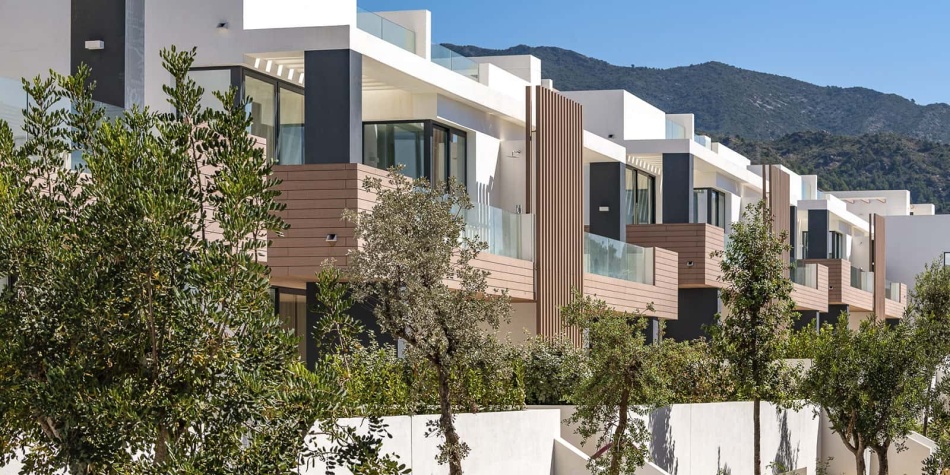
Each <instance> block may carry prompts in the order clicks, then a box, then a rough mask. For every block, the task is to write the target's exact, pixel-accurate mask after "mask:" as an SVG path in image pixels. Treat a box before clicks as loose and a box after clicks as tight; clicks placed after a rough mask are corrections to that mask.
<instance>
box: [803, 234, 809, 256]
mask: <svg viewBox="0 0 950 475" xmlns="http://www.w3.org/2000/svg"><path fill="white" fill-rule="evenodd" d="M802 257H803V258H805V259H808V231H802Z"/></svg>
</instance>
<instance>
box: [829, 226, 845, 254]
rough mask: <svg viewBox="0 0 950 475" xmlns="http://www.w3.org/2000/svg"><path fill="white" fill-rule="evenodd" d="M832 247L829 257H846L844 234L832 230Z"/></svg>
mask: <svg viewBox="0 0 950 475" xmlns="http://www.w3.org/2000/svg"><path fill="white" fill-rule="evenodd" d="M829 234H830V235H831V247H829V248H828V259H844V257H843V256H844V234H841V233H839V232H837V231H830V232H829Z"/></svg>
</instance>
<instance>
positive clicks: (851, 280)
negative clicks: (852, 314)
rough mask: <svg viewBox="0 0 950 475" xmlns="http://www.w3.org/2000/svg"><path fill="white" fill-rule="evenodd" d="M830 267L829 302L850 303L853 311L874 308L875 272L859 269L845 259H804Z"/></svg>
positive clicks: (832, 303)
mask: <svg viewBox="0 0 950 475" xmlns="http://www.w3.org/2000/svg"><path fill="white" fill-rule="evenodd" d="M803 262H806V263H811V264H819V265H822V266H825V267H827V268H828V303H829V304H831V305H848V306H849V307H851V310H852V311H859V312H871V311H873V309H874V273H873V272H866V271H862V270H860V269H857V268H855V267H853V266H852V265H851V262H850V261H846V260H844V259H809V260H806V261H803Z"/></svg>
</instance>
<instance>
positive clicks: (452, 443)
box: [436, 365, 462, 475]
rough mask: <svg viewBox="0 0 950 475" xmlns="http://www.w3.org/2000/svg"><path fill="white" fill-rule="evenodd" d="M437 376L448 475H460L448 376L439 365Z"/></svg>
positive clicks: (459, 447)
mask: <svg viewBox="0 0 950 475" xmlns="http://www.w3.org/2000/svg"><path fill="white" fill-rule="evenodd" d="M436 368H437V370H438V374H439V407H440V408H441V409H442V416H441V417H440V418H439V427H440V428H441V429H442V434H443V436H445V447H446V448H447V449H448V457H446V458H447V459H448V461H449V475H462V447H461V441H460V440H459V435H458V433H457V432H455V422H454V421H453V420H452V419H453V416H452V402H451V400H450V399H449V376H448V374H446V369H445V368H443V367H442V366H441V365H438V366H437V367H436Z"/></svg>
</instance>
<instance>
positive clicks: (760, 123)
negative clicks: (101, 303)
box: [445, 44, 950, 142]
mask: <svg viewBox="0 0 950 475" xmlns="http://www.w3.org/2000/svg"><path fill="white" fill-rule="evenodd" d="M445 46H446V47H448V48H450V49H452V50H455V51H457V52H458V53H460V54H463V55H465V56H496V55H512V54H531V55H534V56H537V57H538V58H540V59H541V60H542V68H543V74H544V77H545V78H550V79H553V80H554V86H555V87H556V88H558V89H560V90H563V91H573V90H587V89H626V90H628V91H630V92H631V93H633V94H634V95H636V96H638V97H640V98H641V99H643V100H645V101H647V102H649V103H651V104H653V105H654V106H656V107H659V108H660V109H662V110H664V111H666V112H669V113H687V112H688V113H694V114H696V128H697V130H700V131H702V132H704V133H707V134H711V135H739V136H742V137H746V138H751V139H777V138H780V137H783V136H785V135H787V134H791V133H794V132H800V131H804V130H814V131H825V132H830V133H832V134H835V135H851V136H857V135H862V134H877V133H887V132H890V133H896V134H901V135H905V136H909V137H915V138H920V139H927V140H933V141H941V142H950V105H947V104H931V105H926V106H921V105H918V104H916V103H914V102H913V101H911V100H908V99H905V98H903V97H901V96H898V95H896V94H884V93H881V92H877V91H874V90H871V89H866V88H861V87H851V88H841V87H833V86H829V87H822V86H817V85H814V84H810V83H807V82H804V81H799V80H796V79H792V78H788V77H784V76H778V75H775V74H766V73H760V72H755V71H749V70H746V69H741V68H737V67H734V66H730V65H728V64H723V63H718V62H709V63H703V64H696V65H692V66H683V67H676V68H669V69H659V68H646V67H635V66H629V67H627V66H617V65H613V64H610V63H607V62H606V61H601V60H599V59H595V58H591V57H588V56H584V55H582V54H580V53H577V52H574V51H570V50H566V49H561V48H554V47H548V46H541V47H531V46H524V45H522V46H515V47H513V48H508V49H505V50H494V49H485V48H479V47H477V46H459V45H451V44H447V45H445Z"/></svg>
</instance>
